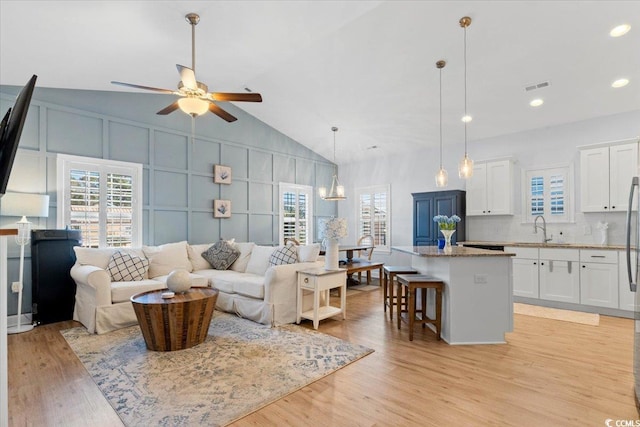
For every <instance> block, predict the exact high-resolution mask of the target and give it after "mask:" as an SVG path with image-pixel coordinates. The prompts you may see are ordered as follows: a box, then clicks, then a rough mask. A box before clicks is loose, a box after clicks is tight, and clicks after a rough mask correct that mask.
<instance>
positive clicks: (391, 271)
mask: <svg viewBox="0 0 640 427" xmlns="http://www.w3.org/2000/svg"><path fill="white" fill-rule="evenodd" d="M397 274H418V272H417V271H416V270H414V269H413V268H411V267H406V266H402V267H399V266H396V265H385V266H384V268H383V275H384V279H383V282H382V286H383V287H384V312H385V313H386V312H387V307H389V320H393V306H394V305H395V304H396V297H395V295H394V294H393V293H394V291H393V288H394V283H393V281H394V278H395V277H396V275H397Z"/></svg>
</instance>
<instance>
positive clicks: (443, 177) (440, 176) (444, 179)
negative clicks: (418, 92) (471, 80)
mask: <svg viewBox="0 0 640 427" xmlns="http://www.w3.org/2000/svg"><path fill="white" fill-rule="evenodd" d="M445 65H447V63H446V62H445V61H444V60H443V59H441V60H440V61H438V62H436V67H437V68H438V69H439V70H440V170H438V173H437V174H436V187H446V186H447V184H448V183H449V174H448V173H447V171H446V170H445V168H443V167H442V69H443V68H444V66H445Z"/></svg>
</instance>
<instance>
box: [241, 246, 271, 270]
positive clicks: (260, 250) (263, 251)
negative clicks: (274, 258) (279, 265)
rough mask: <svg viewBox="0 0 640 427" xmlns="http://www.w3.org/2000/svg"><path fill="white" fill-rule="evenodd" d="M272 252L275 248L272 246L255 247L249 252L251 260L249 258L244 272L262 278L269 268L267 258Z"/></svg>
mask: <svg viewBox="0 0 640 427" xmlns="http://www.w3.org/2000/svg"><path fill="white" fill-rule="evenodd" d="M274 250H276V248H274V247H273V246H260V245H255V246H254V247H253V250H252V251H251V258H249V263H248V264H247V269H246V272H247V273H251V274H257V275H258V276H264V273H265V272H266V271H267V268H269V258H270V257H271V254H272V253H273V251H274Z"/></svg>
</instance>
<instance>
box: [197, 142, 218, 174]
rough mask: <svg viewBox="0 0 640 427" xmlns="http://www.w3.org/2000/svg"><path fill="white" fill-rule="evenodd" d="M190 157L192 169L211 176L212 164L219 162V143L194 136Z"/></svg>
mask: <svg viewBox="0 0 640 427" xmlns="http://www.w3.org/2000/svg"><path fill="white" fill-rule="evenodd" d="M191 158H192V165H193V166H192V167H191V170H192V171H194V172H200V173H206V174H211V176H213V165H216V164H220V144H218V143H217V142H211V141H204V140H202V139H198V138H196V141H195V144H194V145H193V149H192V153H191Z"/></svg>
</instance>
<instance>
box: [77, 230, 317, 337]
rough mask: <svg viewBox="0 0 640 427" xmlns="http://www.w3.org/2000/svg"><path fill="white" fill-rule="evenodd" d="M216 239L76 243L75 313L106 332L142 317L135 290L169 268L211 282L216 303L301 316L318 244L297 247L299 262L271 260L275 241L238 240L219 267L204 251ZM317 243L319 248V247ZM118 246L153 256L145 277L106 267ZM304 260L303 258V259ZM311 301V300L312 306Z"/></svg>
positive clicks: (241, 311)
mask: <svg viewBox="0 0 640 427" xmlns="http://www.w3.org/2000/svg"><path fill="white" fill-rule="evenodd" d="M211 245H213V244H212V243H209V244H202V245H189V244H188V243H187V242H186V241H183V242H177V243H169V244H166V245H161V246H144V247H142V248H108V249H94V248H82V247H76V248H74V250H75V252H76V263H75V264H74V265H73V267H72V268H71V277H72V278H73V280H74V281H75V283H76V302H75V308H74V314H73V318H74V320H77V321H79V322H81V323H82V324H83V325H84V326H85V327H86V328H87V330H88V331H89V332H91V333H94V332H95V333H98V334H102V333H105V332H109V331H112V330H115V329H119V328H123V327H126V326H130V325H134V324H136V323H137V319H136V316H135V313H134V311H133V306H132V304H131V302H130V298H131V296H133V295H135V294H137V293H140V292H145V291H151V290H157V289H163V288H166V281H167V277H168V275H169V273H170V272H171V271H173V270H176V269H185V270H187V271H189V272H190V275H191V278H192V286H211V287H213V288H216V289H218V290H219V291H220V293H219V295H218V300H217V304H216V308H217V309H219V310H222V311H227V312H233V313H237V314H238V315H240V316H242V317H244V318H247V319H251V320H253V321H255V322H259V323H262V324H267V325H281V324H286V323H293V322H295V320H296V298H297V292H296V290H297V272H298V271H300V270H305V269H308V268H314V267H321V266H322V265H323V263H322V261H321V260H318V251H319V247H318V248H316V247H315V245H310V246H301V247H298V259H299V262H296V263H294V264H285V265H273V266H271V265H269V258H270V255H271V254H272V253H273V251H274V250H276V249H277V248H276V247H271V246H259V245H256V244H254V243H250V242H249V243H234V245H235V247H236V248H237V249H238V250H239V251H240V255H239V257H238V259H237V260H236V261H235V262H234V263H233V264H232V265H231V267H230V268H229V269H227V270H216V269H214V268H212V267H211V264H209V263H208V262H207V261H206V260H205V259H204V258H202V256H201V255H200V254H201V253H202V252H204V251H206V250H207V249H208V248H209V247H210V246H211ZM316 249H317V250H316ZM117 251H120V252H124V253H127V254H131V255H132V256H136V257H139V258H143V259H147V260H148V261H149V268H148V271H147V272H146V273H145V275H144V277H143V278H142V280H137V281H120V282H117V281H112V278H111V275H110V273H109V272H108V270H107V267H108V265H109V262H110V260H111V259H112V256H113V254H114V253H116V252H117ZM300 261H302V262H300ZM309 304H310V301H306V300H305V303H304V305H305V306H307V305H309Z"/></svg>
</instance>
